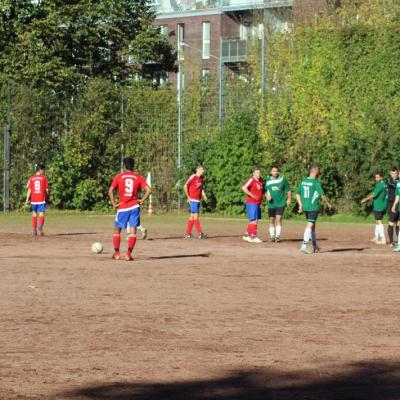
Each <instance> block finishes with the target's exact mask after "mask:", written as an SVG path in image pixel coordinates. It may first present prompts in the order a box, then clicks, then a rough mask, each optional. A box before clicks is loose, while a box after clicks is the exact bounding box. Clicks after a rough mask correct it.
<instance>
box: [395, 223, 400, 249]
mask: <svg viewBox="0 0 400 400" xmlns="http://www.w3.org/2000/svg"><path fill="white" fill-rule="evenodd" d="M399 227H400V221H399V222H398V223H397V226H396V228H397V229H399ZM394 251H396V252H398V253H400V238H399V235H397V245H396V247H395V248H394Z"/></svg>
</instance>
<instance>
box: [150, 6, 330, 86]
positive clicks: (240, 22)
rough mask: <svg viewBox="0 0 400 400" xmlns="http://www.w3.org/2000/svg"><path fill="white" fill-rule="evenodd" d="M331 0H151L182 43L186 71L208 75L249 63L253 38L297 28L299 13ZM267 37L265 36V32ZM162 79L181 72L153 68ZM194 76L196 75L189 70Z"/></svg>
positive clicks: (169, 34)
mask: <svg viewBox="0 0 400 400" xmlns="http://www.w3.org/2000/svg"><path fill="white" fill-rule="evenodd" d="M326 2H327V0H150V4H151V5H152V6H153V7H155V10H156V12H157V18H156V24H157V25H159V26H160V29H161V32H162V33H163V34H164V35H166V36H167V37H168V38H169V40H171V41H172V42H173V43H175V45H176V49H177V50H178V58H179V60H180V62H181V65H183V66H184V67H183V68H184V70H185V74H186V75H188V74H190V72H193V71H196V73H201V75H202V76H203V77H206V76H207V75H209V74H215V73H218V71H219V70H220V67H221V66H223V67H224V69H228V70H231V71H235V70H237V69H239V68H240V67H241V66H243V65H245V64H246V62H247V60H248V57H249V47H250V43H251V42H252V41H253V40H254V38H257V37H258V38H260V39H261V38H262V37H263V36H264V34H263V32H270V31H275V32H283V31H286V30H289V29H291V26H292V24H293V23H294V22H295V21H296V15H297V14H300V10H301V14H302V15H304V13H305V11H306V12H309V11H311V12H312V13H314V12H315V11H318V10H319V9H320V8H321V7H324V6H326ZM264 37H265V36H264ZM148 73H149V74H151V75H152V77H153V79H154V80H155V81H158V82H161V83H162V82H163V81H164V80H166V79H168V80H170V81H173V82H174V81H176V80H177V76H176V74H175V73H169V74H166V73H163V72H161V71H157V69H156V68H154V69H153V70H152V69H151V68H150V69H149V70H148ZM188 79H189V80H190V79H191V78H190V76H188Z"/></svg>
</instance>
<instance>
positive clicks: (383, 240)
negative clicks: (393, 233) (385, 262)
mask: <svg viewBox="0 0 400 400" xmlns="http://www.w3.org/2000/svg"><path fill="white" fill-rule="evenodd" d="M376 244H386V239H385V238H380V239H378V241H377V242H376Z"/></svg>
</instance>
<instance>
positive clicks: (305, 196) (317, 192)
mask: <svg viewBox="0 0 400 400" xmlns="http://www.w3.org/2000/svg"><path fill="white" fill-rule="evenodd" d="M296 194H298V195H299V196H300V198H301V203H302V204H303V211H318V210H319V200H320V198H321V196H323V195H324V191H323V189H322V186H321V184H320V183H319V180H318V179H315V178H311V177H308V178H306V179H304V180H303V181H302V182H301V183H300V185H299V187H298V188H297V191H296Z"/></svg>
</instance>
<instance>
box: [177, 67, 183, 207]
mask: <svg viewBox="0 0 400 400" xmlns="http://www.w3.org/2000/svg"><path fill="white" fill-rule="evenodd" d="M182 70H183V68H182V60H179V62H178V210H180V209H181V208H182V196H181V178H182V118H183V112H182V111H183V110H182V99H183V88H182Z"/></svg>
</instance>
